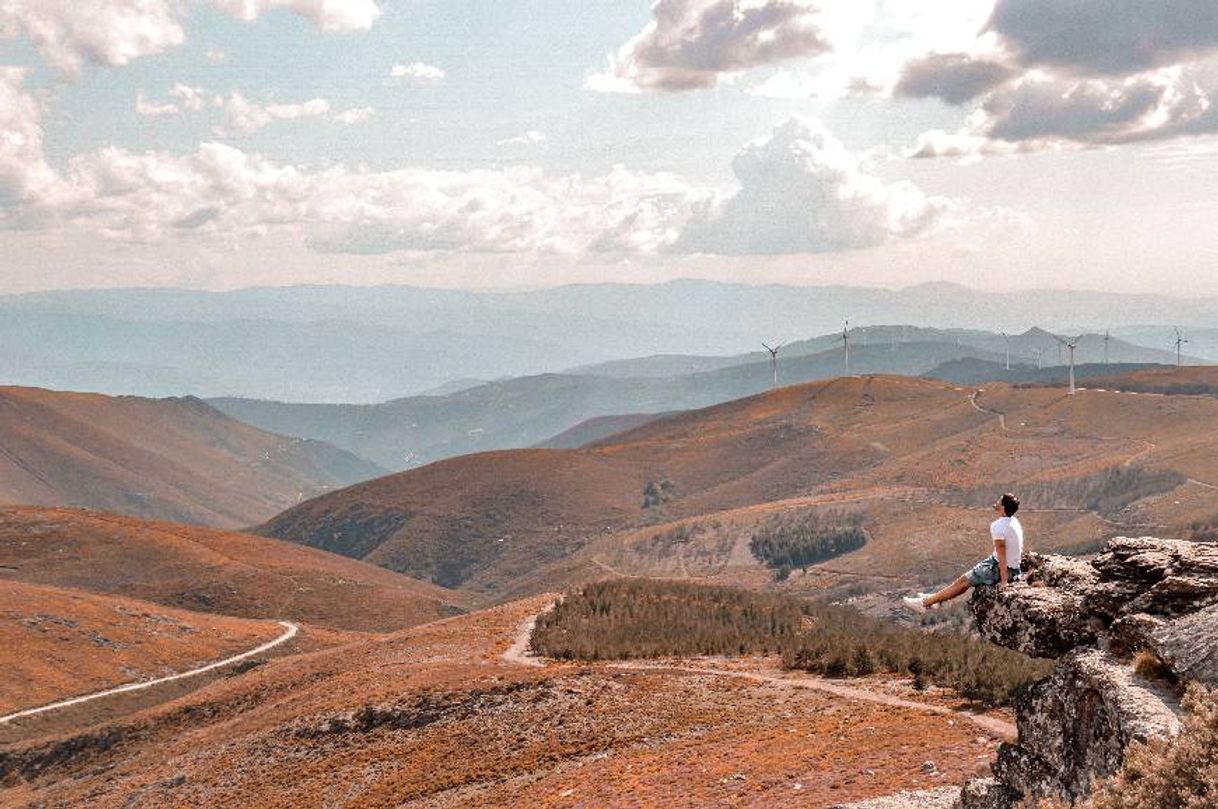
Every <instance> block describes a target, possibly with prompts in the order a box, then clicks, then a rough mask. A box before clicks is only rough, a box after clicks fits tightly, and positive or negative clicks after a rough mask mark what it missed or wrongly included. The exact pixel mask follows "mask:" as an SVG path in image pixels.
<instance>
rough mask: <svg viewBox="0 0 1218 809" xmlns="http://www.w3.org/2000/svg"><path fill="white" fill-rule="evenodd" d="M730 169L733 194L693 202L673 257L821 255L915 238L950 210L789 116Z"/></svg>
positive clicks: (946, 203)
mask: <svg viewBox="0 0 1218 809" xmlns="http://www.w3.org/2000/svg"><path fill="white" fill-rule="evenodd" d="M732 170H733V171H734V172H735V174H736V178H737V179H738V180H739V182H740V189H739V190H738V191H737V192H736V193H734V194H732V195H730V196H728V197H725V198H721V199H711V200H705V201H703V202H701V203H700V204H699V205H698V206H697V207H696V208H695V210H694V214H693V216H692V218H691V219H690V221H689V222H688V224H687V225H686V226H685V228H684V230H683V231H682V233H681V235H680V238H679V239H678V240H677V242H676V244H675V249H676V250H677V251H680V252H697V253H722V254H754V253H759V254H776V253H825V252H831V251H835V250H850V249H856V248H863V247H872V246H875V245H878V244H881V243H883V242H884V241H886V240H888V239H889V238H893V237H901V236H914V235H917V234H920V233H923V232H925V231H927V230H929V229H931V228H932V227H933V226H935V225H936V224H937V223H938V222H940V221H941V219H942V218H943V216H944V215H945V214H946V213H947V212H948V211H949V210H950V209H951V207H952V203H951V202H950V201H949V200H947V199H944V198H939V197H927V196H926V195H924V194H923V193H922V192H921V191H919V190H918V189H917V188H916V187H914V186H913V185H912V184H910V183H894V184H890V185H889V184H885V183H883V182H882V181H880V180H879V179H878V178H876V177H875V176H873V175H871V174H868V173H867V172H866V171H864V170H863V169H862V168H861V167H860V165H859V162H858V159H857V158H856V157H855V156H854V155H852V154H851V153H850V152H849V151H848V150H847V149H846V147H845V146H844V145H843V144H842V143H841V141H839V140H837V138H835V137H833V135H832V134H830V133H829V132H828V130H826V129H825V128H824V127H823V126H820V125H819V124H816V123H814V122H811V121H806V120H803V119H799V118H792V119H790V120H788V121H787V122H786V123H784V124H782V125H780V126H779V127H777V128H776V129H775V130H774V132H773V134H772V135H771V136H769V137H767V138H763V139H761V140H757V141H754V142H752V143H750V144H748V145H747V146H745V147H744V149H742V150H741V151H740V153H739V154H737V155H736V158H735V160H733V161H732Z"/></svg>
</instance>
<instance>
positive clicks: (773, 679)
mask: <svg viewBox="0 0 1218 809" xmlns="http://www.w3.org/2000/svg"><path fill="white" fill-rule="evenodd" d="M609 668H614V669H629V670H634V671H674V672H680V673H683V674H711V675H714V676H717V677H737V678H739V679H743V680H751V681H752V682H755V683H767V684H770V685H782V686H788V687H790V688H806V689H808V690H811V691H824V692H826V693H829V694H833V695H834V696H838V697H842V698H843V699H850V700H856V701H858V702H874V703H876V704H878V705H888V706H891V707H893V708H905V709H908V710H911V711H925V712H927V713H933V714H938V715H940V716H955V717H960V718H961V719H964V720H966V721H969V722H972V723H973V724H974V725H976V726H977V727H979V728H981V729H982V730H984V731H985V732H987V733H989V734H991V735H993V736H996V737H998V738H1000V739H1007V738H1014V737H1015V735H1016V732H1017V731H1016V728H1015V726H1014V725H1012V724H1011V723H1010V722H1007V721H1006V720H1004V719H998V718H996V717H993V716H986V715H984V714H975V713H971V712H969V711H958V710H956V709H954V708H946V707H944V706H942V705H929V704H927V703H925V702H915V701H913V700H910V699H901V698H900V697H894V696H893V695H892V694H884V693H882V692H879V691H871V690H869V689H866V688H859V687H857V686H853V685H845V684H843V683H837V682H833V681H831V680H824V679H820V678H815V677H809V676H806V675H802V676H801V675H792V676H777V675H771V674H757V673H755V672H751V671H726V670H724V669H716V668H707V667H705V666H665V665H657V664H651V663H611V664H609Z"/></svg>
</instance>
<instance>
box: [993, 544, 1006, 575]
mask: <svg viewBox="0 0 1218 809" xmlns="http://www.w3.org/2000/svg"><path fill="white" fill-rule="evenodd" d="M994 557H995V558H996V559H997V560H998V583H999V584H1000V585H1006V584H1007V541H1006V538H1004V537H994Z"/></svg>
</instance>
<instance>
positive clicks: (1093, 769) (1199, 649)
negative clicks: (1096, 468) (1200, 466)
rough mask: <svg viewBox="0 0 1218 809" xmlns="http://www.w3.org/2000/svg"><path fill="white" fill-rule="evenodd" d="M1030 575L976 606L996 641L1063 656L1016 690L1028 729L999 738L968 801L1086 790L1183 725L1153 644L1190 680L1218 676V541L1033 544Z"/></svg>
mask: <svg viewBox="0 0 1218 809" xmlns="http://www.w3.org/2000/svg"><path fill="white" fill-rule="evenodd" d="M1024 570H1025V572H1026V573H1027V577H1026V581H1025V582H1021V583H1018V584H1015V585H1012V586H1009V587H1006V588H1002V589H1001V590H997V589H995V588H992V587H979V588H977V589H976V591H975V592H974V593H973V596H972V599H971V602H970V606H971V608H972V610H973V613H974V615H975V616H976V617H977V625H978V628H979V630H980V631H981V634H982V635H983V636H984V637H986V638H987V639H989V640H991V641H993V642H994V643H997V644H1000V645H1002V646H1006V647H1008V648H1011V649H1015V650H1018V651H1021V652H1024V653H1026V654H1030V655H1034V656H1037V657H1051V658H1056V659H1057V660H1058V662H1057V665H1056V666H1055V667H1054V669H1053V672H1052V673H1051V674H1050V676H1049V677H1048V678H1046V679H1045V680H1043V681H1041V682H1040V683H1037V684H1036V685H1034V686H1033V687H1032V688H1030V689H1029V690H1028V691H1027V692H1026V693H1025V694H1024V695H1023V696H1022V697H1020V699H1019V700H1017V701H1016V705H1015V709H1016V724H1017V726H1018V729H1019V741H1018V743H1016V744H1004V745H1002V746H1001V747H1000V748H999V751H998V760H997V762H996V763H995V765H994V774H995V776H996V778H997V780H978V781H973V782H970V783H969V784H967V785H966V786H965V787H964V789H963V790H962V792H961V796H960V802H959V803H958V804H957V805H958V806H959V807H961V809H990V808H991V807H1003V808H1004V809H1006V807H1010V806H1013V805H1014V804H1015V802H1016V801H1017V800H1019V799H1022V798H1023V797H1025V796H1026V797H1037V798H1065V799H1067V800H1070V801H1074V800H1077V799H1078V798H1081V797H1084V796H1085V795H1086V794H1087V793H1088V791H1089V790H1090V788H1091V785H1092V784H1093V783H1094V782H1095V781H1096V780H1097V779H1103V778H1106V777H1109V776H1111V775H1113V774H1114V773H1116V772H1117V771H1118V770H1119V769H1120V767H1121V765H1122V764H1123V763H1124V760H1125V752H1126V750H1127V749H1128V747H1129V745H1130V744H1131V743H1133V742H1134V741H1148V740H1150V739H1155V738H1167V737H1171V736H1173V735H1175V734H1176V733H1178V732H1179V730H1180V719H1179V713H1180V707H1179V704H1178V702H1177V700H1176V695H1175V692H1174V690H1173V688H1172V686H1170V685H1169V684H1167V683H1164V682H1152V681H1149V680H1146V679H1145V678H1143V677H1140V676H1138V675H1137V674H1136V673H1135V672H1134V670H1133V664H1132V662H1131V661H1130V659H1129V658H1130V656H1131V655H1133V654H1135V653H1136V652H1138V651H1140V650H1143V649H1146V650H1149V651H1151V652H1153V653H1154V654H1155V655H1157V656H1158V658H1159V659H1160V660H1162V661H1163V662H1164V663H1165V664H1166V665H1167V667H1168V668H1169V669H1170V671H1171V673H1172V674H1173V675H1174V676H1175V677H1177V678H1180V679H1182V680H1200V681H1202V682H1204V683H1207V684H1210V685H1218V545H1213V544H1206V543H1198V542H1186V541H1183V540H1170V539H1155V538H1153V537H1136V538H1130V537H1119V538H1117V539H1113V540H1111V541H1110V542H1109V543H1108V545H1107V547H1106V548H1105V550H1104V552H1103V553H1102V554H1100V555H1099V556H1098V557H1096V558H1095V559H1094V560H1092V561H1091V562H1086V561H1084V560H1080V559H1071V558H1068V557H1062V556H1040V555H1036V554H1029V555H1027V556H1025V558H1024Z"/></svg>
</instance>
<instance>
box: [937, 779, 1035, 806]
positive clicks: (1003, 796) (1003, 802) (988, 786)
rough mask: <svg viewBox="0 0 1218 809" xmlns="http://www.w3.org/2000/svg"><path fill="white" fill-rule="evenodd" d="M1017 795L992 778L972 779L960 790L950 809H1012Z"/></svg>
mask: <svg viewBox="0 0 1218 809" xmlns="http://www.w3.org/2000/svg"><path fill="white" fill-rule="evenodd" d="M1018 800H1019V793H1017V792H1015V791H1014V790H1013V789H1011V788H1010V787H1007V786H1004V785H1002V784H1000V783H998V781H996V780H994V779H993V778H974V779H973V780H972V781H969V782H968V783H967V784H965V785H964V787H963V788H962V789H961V790H960V797H959V798H957V799H956V803H955V804H953V806H952V809H1012V807H1014V806H1015V804H1016V802H1017V801H1018Z"/></svg>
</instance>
